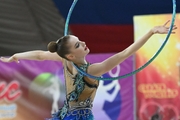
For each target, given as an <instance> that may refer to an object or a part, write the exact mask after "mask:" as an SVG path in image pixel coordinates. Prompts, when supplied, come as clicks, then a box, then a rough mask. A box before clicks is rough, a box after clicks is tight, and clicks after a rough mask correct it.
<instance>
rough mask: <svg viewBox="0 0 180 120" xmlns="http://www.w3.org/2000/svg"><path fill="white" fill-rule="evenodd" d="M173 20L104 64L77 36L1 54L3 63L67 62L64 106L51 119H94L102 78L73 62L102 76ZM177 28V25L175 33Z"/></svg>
mask: <svg viewBox="0 0 180 120" xmlns="http://www.w3.org/2000/svg"><path fill="white" fill-rule="evenodd" d="M168 22H169V21H167V22H166V23H165V24H164V25H162V26H155V27H153V28H152V29H150V30H149V32H147V33H146V34H145V35H144V36H143V37H142V38H140V39H139V40H137V41H136V42H134V43H133V44H132V45H130V46H129V47H127V48H126V49H125V50H123V51H121V52H118V53H116V54H114V55H113V56H111V57H109V58H107V59H106V60H104V61H102V62H100V63H93V64H90V63H89V62H88V61H86V59H85V57H86V55H87V54H88V53H89V52H90V50H89V48H88V47H87V46H86V43H85V42H83V41H80V40H79V38H78V37H76V36H74V35H66V36H63V37H61V38H59V39H58V40H57V41H52V42H50V43H49V44H48V51H41V50H34V51H28V52H22V53H16V54H14V55H12V56H11V57H1V59H0V60H1V61H3V62H13V61H15V62H18V63H19V60H22V59H27V60H41V61H42V60H53V61H59V62H62V63H63V66H64V76H65V81H66V100H65V102H64V106H63V107H62V108H61V109H60V110H59V111H58V112H57V113H55V114H53V115H52V118H49V119H47V120H94V116H93V113H92V106H93V105H92V104H93V100H94V97H95V94H96V91H97V88H98V85H99V81H98V80H95V79H92V78H89V77H87V76H84V75H82V74H80V73H79V72H78V71H77V70H76V69H75V68H74V66H73V65H72V62H73V63H74V64H75V65H77V66H78V67H80V68H81V69H83V70H84V71H85V72H87V73H88V74H91V75H93V76H102V75H103V74H105V73H107V72H108V71H110V70H112V69H113V68H114V67H116V66H117V65H118V64H120V63H121V62H123V61H124V60H125V59H127V58H128V57H129V56H131V55H133V54H134V53H135V52H136V51H137V50H138V49H140V48H141V47H142V46H143V45H144V44H145V43H146V41H148V39H149V38H150V37H151V36H152V35H154V34H167V33H168V31H169V27H166V25H167V24H168ZM176 29H177V27H176V26H175V25H174V26H173V28H172V32H171V33H172V34H174V33H175V30H176Z"/></svg>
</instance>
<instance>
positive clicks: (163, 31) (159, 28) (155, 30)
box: [152, 20, 177, 34]
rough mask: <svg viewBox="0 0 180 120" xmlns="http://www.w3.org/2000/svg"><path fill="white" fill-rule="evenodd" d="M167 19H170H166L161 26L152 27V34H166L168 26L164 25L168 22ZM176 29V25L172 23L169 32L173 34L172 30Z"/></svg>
mask: <svg viewBox="0 0 180 120" xmlns="http://www.w3.org/2000/svg"><path fill="white" fill-rule="evenodd" d="M169 21H170V20H168V21H167V22H166V23H165V24H164V25H162V26H156V27H154V28H153V29H152V32H153V33H154V34H156V33H158V34H167V33H168V31H169V28H170V27H166V25H167V24H168V23H169ZM176 29H177V27H176V25H174V26H173V28H172V32H171V33H173V34H174V33H175V32H174V30H176Z"/></svg>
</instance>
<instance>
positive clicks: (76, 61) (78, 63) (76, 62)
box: [72, 59, 87, 66]
mask: <svg viewBox="0 0 180 120" xmlns="http://www.w3.org/2000/svg"><path fill="white" fill-rule="evenodd" d="M72 62H73V63H75V64H76V65H77V66H81V65H84V64H87V61H86V60H85V59H78V60H74V61H72Z"/></svg>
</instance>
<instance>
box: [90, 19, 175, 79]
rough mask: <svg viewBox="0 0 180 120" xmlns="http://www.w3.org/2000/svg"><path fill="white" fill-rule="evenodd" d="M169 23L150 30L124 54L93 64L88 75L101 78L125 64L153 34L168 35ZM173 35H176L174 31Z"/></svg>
mask: <svg viewBox="0 0 180 120" xmlns="http://www.w3.org/2000/svg"><path fill="white" fill-rule="evenodd" d="M168 22H169V21H167V22H166V23H165V24H164V25H162V26H156V27H154V28H152V29H151V30H149V32H148V33H146V34H145V35H144V36H143V37H142V38H141V39H139V40H138V41H136V42H134V43H133V44H132V45H130V46H129V47H128V48H126V49H125V50H123V51H122V52H119V53H117V54H115V55H113V56H112V57H110V58H108V59H106V60H105V61H103V62H101V63H96V64H92V65H91V66H90V67H89V70H88V73H89V74H92V75H96V76H101V75H102V74H104V73H106V72H108V71H109V70H111V69H113V68H114V67H115V66H117V65H118V64H120V63H121V62H123V61H124V60H125V59H127V58H128V57H129V56H131V55H132V54H134V53H135V52H136V51H137V50H138V49H139V48H141V47H142V46H143V45H144V44H145V43H146V42H147V40H148V39H149V38H150V37H151V36H152V35H153V34H167V33H168V30H169V27H166V24H167V23H168ZM175 29H177V27H176V26H174V27H173V30H175ZM172 33H175V32H174V31H173V32H172Z"/></svg>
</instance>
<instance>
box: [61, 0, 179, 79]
mask: <svg viewBox="0 0 180 120" xmlns="http://www.w3.org/2000/svg"><path fill="white" fill-rule="evenodd" d="M77 2H78V0H74V1H73V3H72V5H71V7H70V9H69V12H68V15H67V18H66V22H65V29H64V35H65V36H66V35H67V32H68V26H69V20H70V17H71V14H72V12H73V9H74V7H75V5H76V3H77ZM172 4H173V13H172V19H171V25H170V28H169V31H168V34H167V36H166V39H165V41H164V42H163V44H162V45H161V47H160V48H159V49H158V51H157V52H156V53H155V54H154V56H153V57H152V58H151V59H150V60H149V61H147V62H146V63H145V64H144V65H142V66H141V67H140V68H138V69H136V70H134V71H132V72H130V73H127V74H124V75H122V76H118V77H111V78H102V77H97V76H92V75H90V74H88V73H86V72H84V71H83V70H82V69H81V68H79V67H77V66H76V65H75V64H74V63H72V64H73V66H74V67H75V68H76V69H77V70H78V71H79V72H80V73H81V74H83V75H85V76H87V77H89V78H92V79H96V80H119V79H122V78H126V77H128V76H131V75H134V74H136V73H137V72H139V71H141V70H142V69H144V68H145V67H146V66H148V65H149V64H150V63H151V62H152V61H153V60H154V59H155V58H156V57H157V56H158V54H159V53H160V52H161V51H162V49H163V48H164V46H165V45H166V43H167V41H168V39H169V37H170V34H171V32H172V28H173V26H174V21H175V17H176V0H172Z"/></svg>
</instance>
